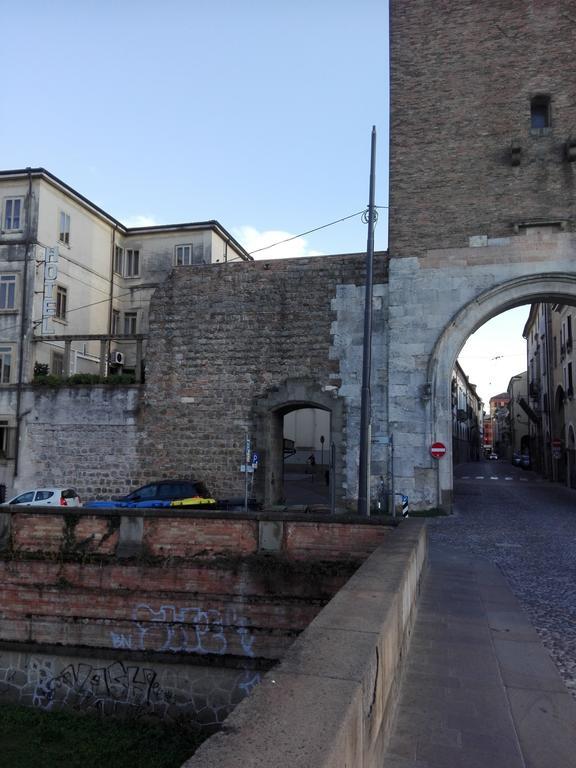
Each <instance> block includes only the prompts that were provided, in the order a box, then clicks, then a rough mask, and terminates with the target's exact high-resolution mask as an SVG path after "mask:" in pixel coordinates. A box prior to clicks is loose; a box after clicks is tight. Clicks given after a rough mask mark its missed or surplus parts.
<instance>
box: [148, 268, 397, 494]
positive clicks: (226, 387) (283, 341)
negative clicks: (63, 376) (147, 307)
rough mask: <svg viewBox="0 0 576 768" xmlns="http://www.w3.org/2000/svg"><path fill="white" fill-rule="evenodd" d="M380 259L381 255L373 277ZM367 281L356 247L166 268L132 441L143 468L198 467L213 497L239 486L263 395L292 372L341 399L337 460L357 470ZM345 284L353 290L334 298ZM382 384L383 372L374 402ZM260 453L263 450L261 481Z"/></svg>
mask: <svg viewBox="0 0 576 768" xmlns="http://www.w3.org/2000/svg"><path fill="white" fill-rule="evenodd" d="M385 269H386V264H385V259H384V256H383V255H382V254H379V256H378V258H377V260H376V268H375V283H376V284H378V285H379V286H382V285H383V284H384V283H385V282H386V274H385ZM363 284H364V256H361V255H356V256H331V257H324V258H315V259H292V260H282V261H280V260H279V261H271V262H254V263H249V264H245V263H241V264H226V265H210V266H206V267H194V268H193V269H192V268H191V269H177V270H174V271H173V273H172V274H171V276H170V278H169V279H168V280H167V281H166V283H164V284H163V285H162V286H161V287H160V288H159V289H158V290H157V292H156V294H155V295H154V298H153V301H152V306H151V312H150V333H151V338H150V343H149V347H148V353H147V380H146V394H145V403H144V409H143V413H142V424H143V428H144V433H143V435H144V437H143V440H142V442H141V445H140V451H141V465H142V467H143V469H144V471H145V473H147V474H151V473H156V475H158V476H170V477H175V476H190V475H194V476H196V477H199V478H202V479H204V480H205V481H206V482H207V483H208V485H209V487H210V489H211V490H212V493H213V494H215V495H217V496H222V495H227V494H242V493H243V477H242V475H241V473H240V472H239V468H240V463H241V461H242V452H243V441H244V432H245V429H248V431H249V432H250V434H251V436H252V437H253V438H254V437H255V436H256V439H257V440H258V437H259V436H258V425H257V405H258V403H259V401H261V400H262V399H264V398H266V397H267V396H269V395H270V393H272V392H274V391H276V390H277V389H278V388H279V387H281V386H283V385H284V384H285V383H286V382H287V381H300V380H306V381H308V382H312V384H313V385H314V386H315V387H316V388H317V390H318V391H319V392H320V391H326V389H327V388H328V389H331V391H334V393H335V394H334V396H335V397H339V398H340V399H341V401H342V405H343V412H344V414H345V416H344V419H345V421H344V424H343V425H341V427H340V431H339V434H336V435H334V439H335V442H336V443H337V445H338V451H339V456H340V457H341V461H342V463H343V464H344V465H348V466H349V467H351V468H354V469H356V462H355V454H354V455H353V451H354V450H356V449H357V444H358V437H357V434H356V432H355V429H356V425H357V422H358V418H357V416H358V414H357V411H358V408H359V393H360V382H361V364H362V358H361V345H362V323H363V314H362V312H363V292H362V290H361V289H360V290H358V291H354V286H363ZM346 288H351V289H353V295H351V296H348V298H347V299H346V306H341V305H342V301H343V298H344V293H345V291H344V293H342V291H343V289H346ZM346 295H347V294H346ZM380 342H381V340H380V341H379V342H378V344H375V349H376V348H377V350H378V353H377V354H376V357H377V361H378V362H377V364H378V365H379V367H380V368H382V366H383V363H382V362H381V361H380V358H379V357H378V355H379V354H381V353H382V354H383V344H381V343H380ZM352 349H353V350H354V354H353V355H351V354H350V353H351V350H352ZM343 361H344V364H341V363H342V362H343ZM383 392H384V381H383V378H382V377H379V378H377V379H375V381H374V393H375V398H376V399H377V401H378V403H380V401H382V400H383V394H382V393H383ZM378 412H379V411H378ZM255 447H257V448H259V449H260V446H258V445H256V446H255ZM267 458H268V457H267V456H266V455H261V460H262V463H261V466H260V467H259V470H258V476H257V483H258V482H260V480H261V477H262V474H263V472H264V471H265V470H266V461H267ZM356 471H357V470H356ZM351 478H353V472H352V473H351V474H349V475H346V474H345V473H344V484H345V485H346V484H348V483H349V481H350V479H351ZM348 492H350V493H353V489H348ZM344 495H346V488H345V489H344Z"/></svg>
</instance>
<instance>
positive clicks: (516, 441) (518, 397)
mask: <svg viewBox="0 0 576 768" xmlns="http://www.w3.org/2000/svg"><path fill="white" fill-rule="evenodd" d="M527 396H528V373H527V371H523V372H522V373H518V374H516V375H515V376H512V378H511V379H510V381H509V382H508V397H509V398H510V400H509V403H508V411H509V418H510V451H511V453H512V456H514V455H520V456H522V455H524V456H526V455H528V456H529V455H530V437H529V433H530V417H529V411H527V409H526V403H527ZM508 458H510V457H508Z"/></svg>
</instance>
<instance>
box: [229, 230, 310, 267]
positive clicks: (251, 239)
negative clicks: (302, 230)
mask: <svg viewBox="0 0 576 768" xmlns="http://www.w3.org/2000/svg"><path fill="white" fill-rule="evenodd" d="M233 232H234V237H235V238H236V239H237V240H238V242H240V243H242V245H243V246H244V248H245V249H246V250H247V251H248V253H252V251H259V249H260V248H266V246H268V245H273V244H274V243H280V242H281V241H282V240H288V238H292V237H294V235H293V234H291V233H290V232H283V231H282V230H280V229H267V230H265V231H264V232H259V231H258V230H257V229H256V228H255V227H250V226H248V225H245V226H242V227H236V228H235V229H234V230H233ZM323 255H324V254H323V252H322V251H315V250H313V249H312V248H309V246H308V243H307V241H306V239H305V238H304V237H296V238H294V240H290V241H289V242H287V243H282V244H281V245H276V246H275V247H274V248H266V250H265V251H259V252H258V253H254V254H253V256H254V258H255V259H294V258H301V257H304V256H323Z"/></svg>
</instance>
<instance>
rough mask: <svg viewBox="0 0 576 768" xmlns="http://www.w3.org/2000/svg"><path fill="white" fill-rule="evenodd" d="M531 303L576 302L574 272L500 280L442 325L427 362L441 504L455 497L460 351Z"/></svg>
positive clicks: (446, 504)
mask: <svg viewBox="0 0 576 768" xmlns="http://www.w3.org/2000/svg"><path fill="white" fill-rule="evenodd" d="M532 302H551V303H565V304H575V303H576V275H574V274H570V273H551V274H540V275H531V276H528V277H521V278H517V279H514V280H510V281H508V282H505V283H502V284H500V285H497V286H495V287H493V288H490V289H489V290H487V291H485V292H484V293H482V294H480V295H479V296H478V297H476V298H475V299H474V300H473V301H470V302H469V303H467V304H466V305H465V306H464V307H462V308H461V309H460V310H459V311H458V312H457V313H456V314H455V315H454V316H453V317H452V319H451V320H450V321H449V323H447V324H446V325H445V326H444V328H443V329H442V331H441V333H440V335H439V337H438V339H437V340H436V343H435V344H434V347H433V350H432V353H431V355H430V358H429V362H428V367H427V385H426V392H425V393H424V397H423V399H424V401H425V410H426V419H427V423H428V429H429V434H430V435H431V436H434V439H436V440H439V441H441V442H443V443H444V444H445V445H446V448H447V454H446V457H445V459H444V460H442V461H438V462H436V465H435V467H434V469H435V472H436V482H437V492H436V500H437V503H438V505H440V506H442V507H444V508H450V507H451V504H452V496H453V472H452V460H451V459H452V456H451V442H450V438H451V430H452V425H451V400H450V382H451V377H452V370H453V367H454V364H455V362H456V359H457V357H458V354H459V352H460V350H461V349H462V347H463V346H464V344H465V342H466V340H467V339H468V337H469V336H470V335H471V334H472V333H474V331H476V330H477V329H478V328H480V326H482V325H483V324H484V323H486V322H487V321H488V320H490V319H491V318H493V317H495V316H496V315H498V314H500V313H501V312H505V311H506V310H508V309H513V308H514V307H518V306H521V305H522V304H530V303H532Z"/></svg>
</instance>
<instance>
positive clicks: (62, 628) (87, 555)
mask: <svg viewBox="0 0 576 768" xmlns="http://www.w3.org/2000/svg"><path fill="white" fill-rule="evenodd" d="M116 512H117V510H102V511H98V512H96V511H94V510H87V509H86V510H84V509H81V508H79V509H77V510H74V511H72V510H68V511H58V512H55V511H54V510H51V509H45V508H44V509H43V508H37V509H33V508H28V509H27V510H26V511H22V510H18V509H16V508H9V511H8V512H6V513H3V515H2V519H1V523H2V525H1V531H0V533H1V541H2V543H3V550H2V552H1V553H0V579H1V580H2V583H3V598H2V601H1V603H0V642H1V641H4V642H12V643H14V642H16V643H18V642H31V643H35V644H37V645H39V646H41V645H46V644H48V645H62V646H70V647H85V648H100V649H109V650H110V649H121V650H124V651H126V652H130V651H138V652H142V651H149V652H153V653H186V654H200V655H203V654H212V655H231V656H240V657H248V658H252V659H258V658H260V659H277V658H280V657H281V656H282V655H283V653H284V651H285V650H286V648H287V647H288V646H289V645H290V644H291V642H292V641H293V638H294V636H295V635H297V634H298V633H299V632H300V631H302V630H303V629H304V628H305V627H306V626H307V625H308V624H309V623H310V621H311V620H312V619H313V618H314V616H315V615H316V614H317V612H318V610H320V609H321V607H322V605H323V604H324V603H325V602H326V600H327V599H329V598H330V596H331V595H333V594H334V593H335V592H336V591H337V590H338V589H339V588H340V587H341V586H342V584H343V583H344V582H345V581H346V579H347V578H348V577H349V575H350V573H351V572H352V571H353V570H354V568H355V567H356V565H357V564H358V563H359V562H360V561H361V560H362V559H364V558H365V557H366V555H367V554H368V553H369V552H371V551H373V550H374V548H376V547H377V546H378V544H379V543H380V541H381V540H382V537H383V536H386V535H388V534H390V533H391V532H392V531H393V529H392V528H390V527H386V526H382V525H379V524H377V523H375V522H374V521H367V520H355V521H352V520H351V519H348V522H339V523H337V522H328V521H326V520H325V519H324V520H318V519H316V520H314V519H312V520H306V519H304V520H289V519H288V520H282V519H279V516H278V515H272V516H270V518H271V519H266V516H265V515H262V514H258V515H256V514H254V515H251V516H248V517H242V516H240V515H232V514H228V515H226V516H225V517H224V518H223V519H218V518H215V516H214V514H213V513H212V514H211V515H210V514H207V513H200V512H190V513H188V515H187V516H186V514H185V513H184V512H183V511H178V512H175V513H174V514H173V515H171V514H169V513H166V512H162V513H158V511H157V510H126V512H127V513H129V514H127V515H126V516H125V517H122V516H118V515H117V514H116ZM124 520H131V521H132V522H134V521H139V522H141V523H142V525H141V526H140V527H139V528H134V527H132V528H123V521H124ZM262 526H273V529H274V531H277V532H278V536H277V538H276V539H274V540H273V541H274V542H276V544H277V546H276V550H275V551H271V550H270V549H268V550H267V554H266V555H264V554H263V552H262V538H261V537H262ZM126 530H128V531H129V534H130V535H132V534H133V533H134V530H139V531H140V533H141V538H140V541H134V540H131V541H129V542H126V541H123V536H124V535H125V532H126ZM266 541H268V539H266ZM127 544H129V545H130V546H131V548H132V549H131V551H132V553H136V552H138V554H139V556H137V557H132V558H130V559H128V560H123V559H122V557H121V556H120V555H121V553H122V552H123V551H124V550H125V548H126V546H127ZM268 546H269V541H268Z"/></svg>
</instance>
